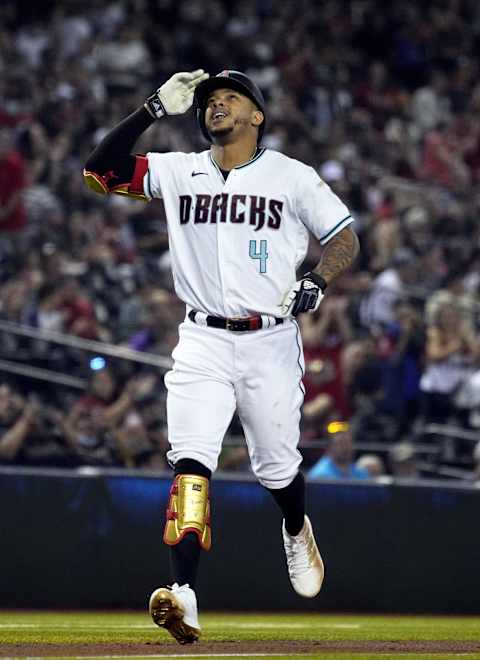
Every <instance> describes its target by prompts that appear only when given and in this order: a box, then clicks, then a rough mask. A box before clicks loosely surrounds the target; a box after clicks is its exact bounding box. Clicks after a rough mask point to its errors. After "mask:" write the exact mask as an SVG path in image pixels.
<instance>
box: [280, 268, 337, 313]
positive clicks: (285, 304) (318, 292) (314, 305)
mask: <svg viewBox="0 0 480 660" xmlns="http://www.w3.org/2000/svg"><path fill="white" fill-rule="evenodd" d="M326 288H327V283H326V282H325V280H324V279H323V277H321V275H317V274H316V273H307V274H306V275H304V276H303V277H302V279H301V280H298V281H297V282H295V284H294V285H293V286H292V288H291V289H290V291H288V293H287V294H286V296H285V297H284V299H283V300H282V303H281V305H280V306H281V309H282V314H283V315H284V316H288V315H290V316H298V314H303V313H304V312H310V313H313V312H316V311H317V309H318V306H319V305H320V303H321V302H322V300H323V298H324V291H325V289H326Z"/></svg>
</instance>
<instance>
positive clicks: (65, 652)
mask: <svg viewBox="0 0 480 660" xmlns="http://www.w3.org/2000/svg"><path fill="white" fill-rule="evenodd" d="M322 652H325V653H326V652H330V653H342V652H343V653H475V652H477V653H479V652H480V642H451V641H441V640H438V641H425V642H419V641H402V642H369V641H359V642H349V641H339V642H294V641H282V642H201V643H199V644H193V645H188V646H180V645H179V644H173V643H169V644H165V643H158V644H157V643H155V644H151V643H148V642H147V643H145V644H1V645H0V657H18V656H27V657H45V656H63V657H68V656H82V655H86V656H95V655H98V656H102V655H103V656H108V655H116V656H119V655H125V656H128V655H162V654H165V655H171V654H172V653H175V654H184V655H189V654H192V653H193V654H195V655H197V654H202V655H205V656H213V655H216V654H229V653H231V654H233V655H236V654H251V655H255V654H256V653H282V654H285V655H290V654H291V655H294V654H295V655H296V654H303V653H305V654H308V653H322Z"/></svg>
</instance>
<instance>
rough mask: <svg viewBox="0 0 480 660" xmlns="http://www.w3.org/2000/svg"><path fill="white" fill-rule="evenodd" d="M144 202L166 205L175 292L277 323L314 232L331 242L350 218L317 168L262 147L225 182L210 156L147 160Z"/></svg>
mask: <svg viewBox="0 0 480 660" xmlns="http://www.w3.org/2000/svg"><path fill="white" fill-rule="evenodd" d="M147 158H148V171H147V173H146V174H145V177H144V182H143V184H144V191H145V195H146V196H147V198H149V199H152V198H155V197H158V198H162V199H163V201H164V205H165V212H166V216H167V223H168V232H169V239H170V254H171V263H172V271H173V278H174V283H175V291H176V293H177V295H178V297H179V298H180V299H181V300H183V302H185V303H186V305H187V306H188V307H190V308H192V309H195V310H199V311H202V312H206V313H208V314H212V315H215V316H222V317H233V316H250V315H252V314H269V315H272V316H281V313H280V304H281V301H282V299H283V297H284V295H285V294H286V292H287V291H288V290H289V289H290V287H291V286H292V285H293V284H294V282H295V281H296V270H297V268H298V267H299V265H300V264H301V263H302V261H303V260H304V258H305V256H306V254H307V249H308V237H309V231H310V232H311V233H312V234H313V235H314V236H315V237H316V238H317V239H318V240H319V241H320V243H322V244H325V243H327V242H328V241H329V240H330V239H331V238H332V237H333V236H335V234H336V233H338V232H339V231H341V230H342V229H343V228H344V227H346V226H347V225H348V224H350V223H351V222H352V221H353V218H352V217H351V215H350V213H349V211H348V208H347V207H346V206H345V204H343V202H342V201H340V199H339V198H338V197H337V196H336V195H335V194H334V193H333V192H332V190H331V189H330V187H329V186H328V185H327V184H326V183H325V182H324V181H323V180H322V179H321V178H320V177H319V176H318V174H317V173H316V172H315V170H314V169H313V168H311V167H308V166H307V165H305V164H304V163H301V162H299V161H297V160H294V159H292V158H288V157H287V156H285V155H283V154H281V153H279V152H276V151H272V150H270V149H261V150H260V151H259V152H258V153H257V155H256V156H255V157H254V158H253V159H252V160H250V161H249V162H248V163H245V164H244V165H241V166H239V167H236V168H234V169H232V170H231V171H230V173H229V175H228V177H227V180H226V181H225V180H224V178H223V175H222V173H221V171H220V169H219V167H218V165H217V164H216V163H215V161H214V160H213V158H212V156H211V153H210V151H204V152H201V153H190V154H186V153H175V152H171V153H165V154H161V153H152V152H151V153H148V154H147Z"/></svg>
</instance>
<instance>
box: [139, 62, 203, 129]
mask: <svg viewBox="0 0 480 660" xmlns="http://www.w3.org/2000/svg"><path fill="white" fill-rule="evenodd" d="M208 77H209V74H208V73H205V71H204V70H203V69H197V70H196V71H191V72H188V71H181V72H180V73H174V74H173V76H172V77H171V78H169V79H168V80H167V82H166V83H163V85H162V86H161V87H159V88H158V89H157V91H156V92H154V93H153V94H152V95H151V96H149V97H148V98H147V100H146V101H145V104H144V105H145V108H146V109H147V110H148V112H149V113H150V114H151V115H152V117H155V119H160V117H163V115H183V113H184V112H186V111H187V110H188V109H189V108H190V106H191V105H192V103H193V93H194V92H195V87H196V86H197V85H199V84H200V83H201V82H202V80H206V79H207V78H208Z"/></svg>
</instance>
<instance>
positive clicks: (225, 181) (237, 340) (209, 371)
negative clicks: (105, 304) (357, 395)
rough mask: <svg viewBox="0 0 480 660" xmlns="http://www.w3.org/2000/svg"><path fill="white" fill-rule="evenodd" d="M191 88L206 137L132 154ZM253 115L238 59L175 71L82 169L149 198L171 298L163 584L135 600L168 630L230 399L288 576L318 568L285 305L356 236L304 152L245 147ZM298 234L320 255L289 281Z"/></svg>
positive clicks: (205, 524) (186, 635) (252, 98)
mask: <svg viewBox="0 0 480 660" xmlns="http://www.w3.org/2000/svg"><path fill="white" fill-rule="evenodd" d="M192 103H194V110H195V113H196V119H197V122H198V125H199V127H200V130H201V132H202V134H203V136H204V137H205V139H206V140H207V141H208V142H210V144H211V146H210V149H208V150H206V151H203V152H201V153H189V154H186V153H154V152H150V153H147V154H146V155H139V154H135V153H132V150H133V148H134V145H135V142H136V141H137V139H138V138H139V137H140V135H141V134H142V133H143V132H144V131H145V130H146V129H147V128H148V127H149V126H150V125H151V124H152V123H153V122H155V121H167V119H168V115H177V114H182V113H184V112H186V111H187V110H188V109H189V108H190V107H191V105H192ZM265 119H266V116H265V101H264V99H263V96H262V93H261V91H260V90H259V88H258V87H257V86H256V85H255V83H254V82H253V81H252V80H250V79H249V78H248V77H247V76H246V75H245V74H243V73H241V72H239V71H231V70H230V71H222V72H221V73H220V74H218V75H217V76H215V77H209V76H208V74H206V73H205V72H204V71H203V70H202V69H199V70H197V71H193V72H190V73H188V72H182V73H176V74H175V75H173V76H172V77H171V78H170V79H169V80H167V82H165V83H164V84H163V85H162V86H161V87H159V89H157V90H156V91H155V92H154V93H153V94H152V95H151V96H150V97H149V98H147V100H146V102H145V104H144V105H143V106H142V107H140V108H138V109H137V110H136V111H135V112H133V113H132V114H131V115H130V116H128V117H127V118H126V119H124V120H123V121H122V122H121V123H120V124H118V125H117V126H116V127H115V128H113V130H111V131H110V132H109V133H108V134H107V135H106V137H105V138H104V139H103V140H102V141H101V142H100V144H99V145H98V146H97V147H96V149H95V150H94V151H93V153H92V154H91V155H90V157H89V158H88V160H87V163H86V165H85V171H84V176H85V180H86V183H87V185H88V186H90V187H91V188H92V189H93V190H95V191H96V192H99V193H103V194H106V193H120V194H126V195H130V196H132V197H137V198H141V199H146V200H151V199H153V198H162V199H163V202H164V205H165V211H166V216H167V222H168V232H169V241H170V254H171V261H172V270H173V278H174V283H175V290H176V293H177V295H178V296H179V297H180V298H181V300H182V301H183V302H184V303H185V305H186V316H185V320H184V322H183V323H182V324H181V325H180V328H179V342H178V345H177V346H176V348H175V350H174V351H173V358H174V366H173V368H172V370H171V371H169V372H168V373H167V374H166V376H165V383H166V386H167V389H168V398H167V417H168V436H169V443H170V446H171V449H170V451H169V452H168V454H167V457H168V460H169V462H170V464H171V465H172V466H173V468H174V474H175V476H174V480H173V484H172V487H171V491H170V497H169V502H168V506H167V514H166V524H165V530H164V541H165V543H167V544H168V545H169V546H171V558H172V572H173V576H172V577H173V585H172V586H168V587H160V588H158V589H156V590H155V591H154V592H153V593H152V595H151V597H150V603H149V610H150V614H151V616H152V618H153V621H154V622H155V623H156V624H157V625H159V626H160V627H163V628H165V629H166V630H167V631H168V632H169V633H170V634H171V635H172V636H173V637H174V638H175V639H176V640H177V641H178V642H180V643H181V644H187V643H191V642H194V641H196V640H198V638H199V636H200V625H199V622H198V612H197V600H196V595H195V590H194V589H195V580H196V574H197V567H198V563H199V557H200V552H201V549H204V550H208V549H209V548H210V545H211V518H210V498H209V485H210V478H211V476H212V473H213V472H214V471H215V469H216V467H217V460H218V456H219V454H220V451H221V447H222V441H223V437H224V434H225V432H226V430H227V428H228V426H229V424H230V421H231V419H232V416H233V414H234V411H235V410H237V412H238V415H239V417H240V420H241V422H242V425H243V429H244V432H245V438H246V443H247V447H248V451H249V455H250V460H251V465H252V470H253V472H254V473H255V475H256V477H257V478H258V480H259V482H260V483H261V484H262V485H263V486H264V487H265V488H266V489H268V490H269V491H270V493H271V494H272V496H273V497H274V498H275V500H276V502H277V503H278V505H279V507H280V509H281V511H282V514H283V529H282V533H283V541H284V547H285V553H286V560H287V566H288V572H289V576H290V581H291V584H292V586H293V589H294V590H295V591H296V592H297V593H298V594H300V595H302V596H305V597H313V596H315V595H316V594H317V593H318V592H319V591H320V588H321V585H322V581H323V576H324V568H323V562H322V559H321V556H320V553H319V551H318V548H317V545H316V542H315V538H314V535H313V531H312V526H311V523H310V520H309V519H308V517H307V516H306V515H305V483H304V479H303V476H302V474H301V472H300V471H299V466H300V463H301V460H302V459H301V455H300V453H299V451H298V448H297V445H298V440H299V422H300V408H301V406H302V402H303V396H304V390H303V385H302V375H303V369H304V362H303V352H302V343H301V337H300V333H299V329H298V325H297V322H296V321H295V317H296V316H297V315H298V314H301V313H304V312H314V311H315V310H316V309H317V308H318V306H319V304H320V302H321V300H322V298H323V296H324V294H325V290H326V288H327V287H328V284H329V283H330V282H331V281H332V280H333V279H334V278H335V277H336V276H338V275H339V274H340V273H341V272H342V271H344V270H345V269H346V268H347V267H348V266H350V264H351V263H352V261H353V259H354V258H355V256H356V254H357V251H358V239H357V237H356V235H355V234H354V233H353V231H352V229H351V223H352V217H351V215H350V213H349V211H348V209H347V207H346V206H345V205H344V204H343V203H342V202H341V201H340V199H339V198H338V197H337V196H336V195H335V194H334V193H333V192H332V191H331V189H330V188H329V187H328V185H326V184H325V182H324V181H322V180H321V179H320V178H319V176H318V175H317V174H316V172H315V171H314V170H313V169H312V168H311V167H308V166H307V165H305V164H303V163H301V162H299V161H296V160H293V159H291V158H288V157H287V156H284V155H283V154H281V153H278V152H276V151H272V150H270V149H266V148H264V147H262V146H261V140H262V135H263V133H264V129H265ZM309 234H313V236H314V237H315V238H316V239H318V240H319V241H320V243H321V244H322V245H323V246H325V247H324V250H323V253H322V259H321V261H320V263H319V264H318V266H317V267H316V268H315V269H314V270H313V271H312V272H310V273H307V274H306V275H304V276H303V277H302V278H301V279H298V280H297V279H296V271H297V268H298V267H299V266H300V264H301V263H302V261H303V259H304V258H305V255H306V253H307V248H308V241H309Z"/></svg>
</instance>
